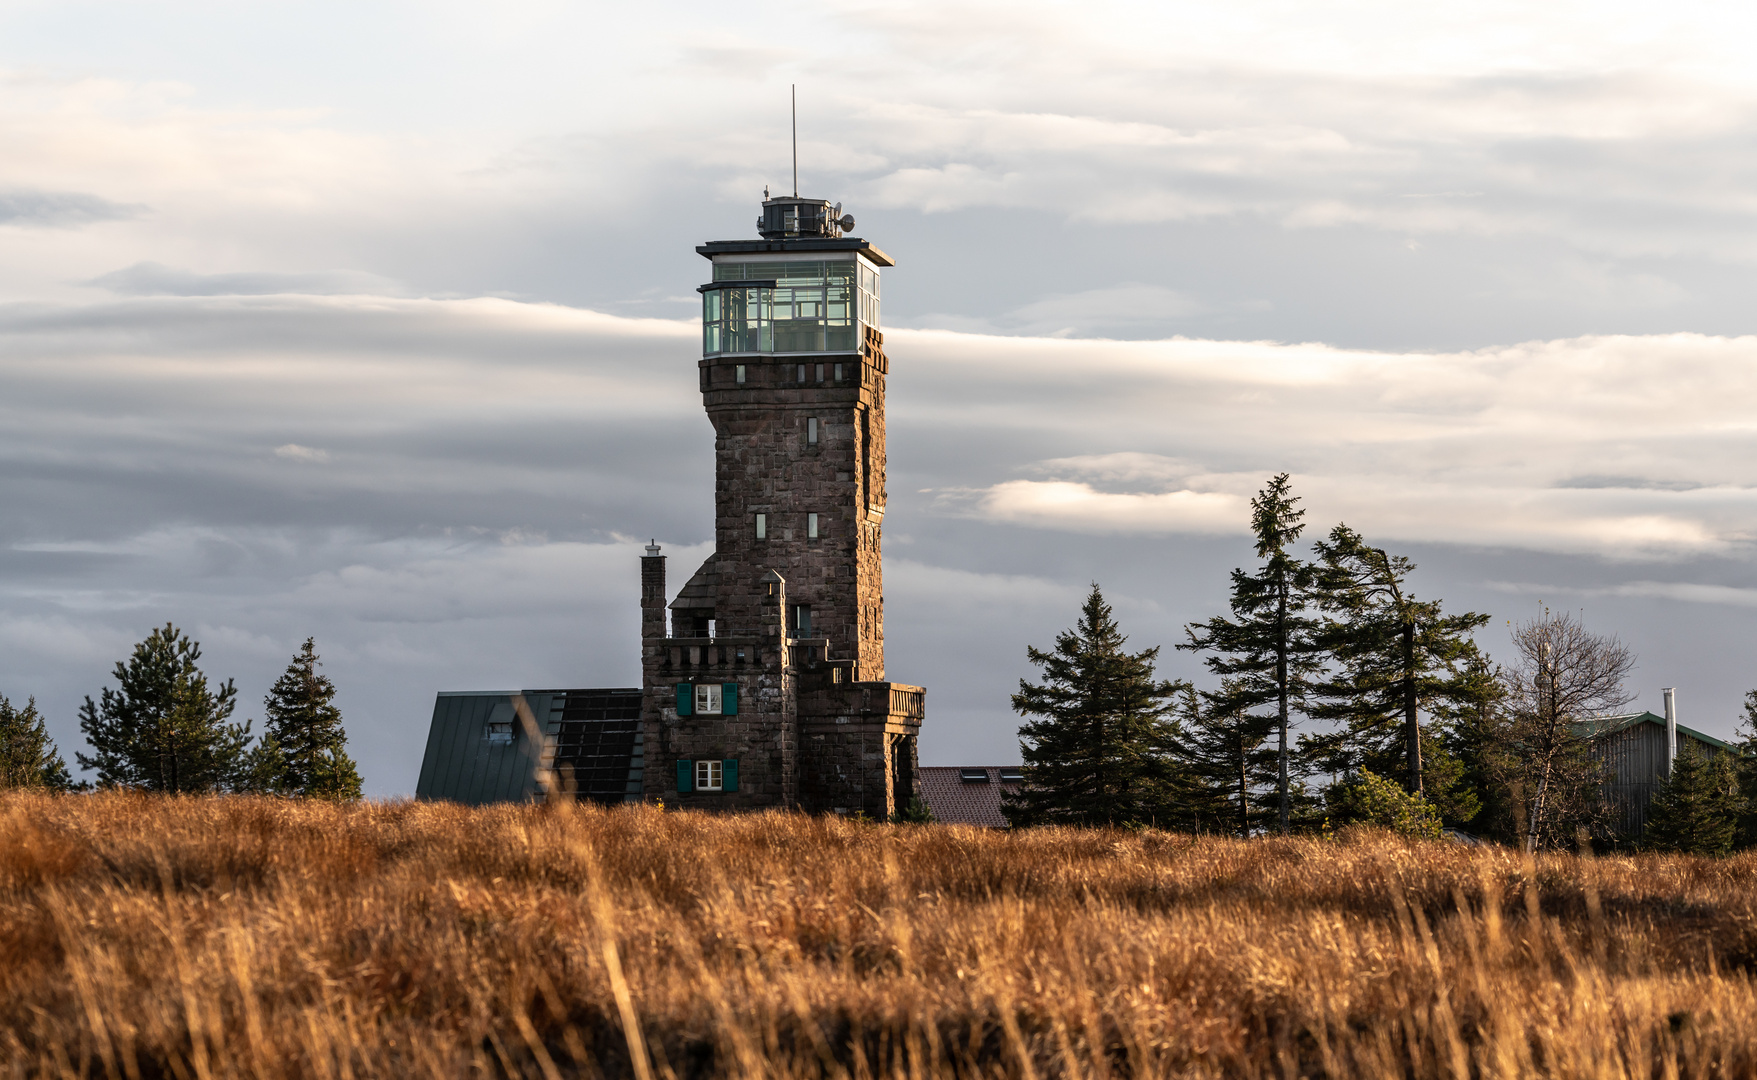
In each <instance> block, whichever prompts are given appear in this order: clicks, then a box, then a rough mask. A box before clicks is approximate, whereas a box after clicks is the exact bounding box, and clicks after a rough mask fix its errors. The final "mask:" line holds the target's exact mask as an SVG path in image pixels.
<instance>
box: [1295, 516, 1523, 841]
mask: <svg viewBox="0 0 1757 1080" xmlns="http://www.w3.org/2000/svg"><path fill="white" fill-rule="evenodd" d="M1315 547H1316V548H1317V553H1318V559H1319V569H1318V573H1317V576H1316V581H1315V589H1314V597H1315V599H1316V600H1317V602H1318V604H1319V606H1320V607H1322V608H1323V610H1324V612H1325V614H1326V616H1327V617H1326V618H1325V619H1324V621H1323V623H1322V625H1321V626H1320V627H1319V631H1318V634H1317V643H1318V644H1319V645H1320V646H1321V647H1322V648H1323V649H1324V651H1325V652H1326V653H1327V654H1328V656H1329V658H1330V660H1331V661H1332V662H1333V664H1334V667H1333V668H1332V671H1331V673H1330V674H1329V675H1328V676H1327V677H1325V678H1322V679H1319V680H1317V681H1315V682H1314V683H1313V685H1312V688H1311V693H1312V696H1311V701H1312V706H1311V709H1310V710H1309V711H1310V715H1311V716H1312V718H1313V719H1318V720H1328V721H1331V722H1333V723H1335V724H1338V725H1339V728H1340V729H1339V730H1337V731H1334V732H1332V733H1329V734H1326V735H1322V736H1319V737H1317V738H1315V739H1312V740H1308V745H1307V747H1306V749H1307V750H1308V752H1310V753H1311V754H1312V755H1313V756H1314V757H1315V759H1316V761H1315V764H1317V765H1318V767H1320V768H1322V769H1324V770H1325V771H1327V772H1332V773H1354V772H1358V771H1360V770H1362V769H1365V770H1369V771H1371V772H1373V773H1375V774H1377V775H1378V776H1381V777H1394V776H1401V778H1402V780H1403V786H1404V788H1405V790H1407V791H1409V792H1410V793H1412V794H1416V795H1421V794H1426V795H1428V796H1429V797H1430V798H1432V799H1433V801H1434V802H1436V803H1437V804H1441V805H1445V804H1449V803H1457V804H1459V805H1458V810H1457V811H1456V813H1457V814H1459V815H1461V816H1462V817H1464V818H1465V819H1468V818H1469V817H1473V816H1475V813H1476V809H1477V807H1478V806H1479V805H1480V804H1479V803H1477V801H1476V799H1475V796H1474V795H1472V794H1471V793H1470V792H1469V791H1467V790H1466V791H1456V790H1454V788H1455V786H1456V785H1457V784H1458V782H1459V781H1460V780H1461V779H1462V775H1463V771H1464V770H1463V767H1462V766H1461V764H1460V763H1459V762H1457V761H1454V760H1450V759H1449V756H1446V757H1441V758H1439V759H1438V760H1436V755H1445V750H1444V748H1443V746H1442V744H1441V742H1440V741H1439V740H1436V739H1435V738H1434V734H1433V733H1432V732H1429V731H1425V730H1424V729H1423V727H1422V722H1421V721H1422V715H1423V714H1424V713H1425V714H1427V715H1428V716H1429V717H1430V718H1431V717H1432V716H1433V715H1434V714H1435V713H1436V712H1443V711H1446V710H1449V709H1457V708H1460V707H1467V706H1469V705H1470V704H1472V703H1474V702H1476V701H1478V700H1479V699H1483V697H1484V695H1485V694H1486V693H1488V690H1487V687H1486V686H1485V684H1484V682H1483V680H1481V679H1478V678H1475V677H1473V675H1472V670H1473V664H1474V663H1475V661H1476V660H1477V659H1478V658H1479V656H1480V654H1479V653H1478V651H1477V647H1476V642H1475V641H1473V640H1472V639H1471V636H1470V635H1471V632H1472V631H1473V630H1475V629H1476V628H1478V627H1480V626H1482V625H1483V624H1484V623H1486V622H1488V618H1489V617H1488V616H1487V615H1478V614H1476V613H1475V612H1468V613H1466V614H1463V615H1447V614H1445V613H1444V611H1443V610H1442V609H1441V603H1440V601H1438V600H1428V601H1423V600H1417V599H1416V598H1415V597H1414V596H1412V595H1410V593H1409V590H1408V578H1409V575H1410V573H1411V572H1413V571H1414V570H1415V564H1414V563H1412V562H1410V561H1409V559H1407V558H1405V557H1404V556H1401V555H1391V554H1388V553H1387V552H1386V551H1385V550H1384V549H1383V548H1376V547H1372V546H1370V545H1369V544H1367V543H1366V541H1365V540H1363V539H1362V538H1361V536H1360V534H1359V533H1357V532H1355V531H1354V530H1353V529H1350V528H1349V527H1348V526H1347V525H1338V526H1336V528H1335V529H1333V530H1331V532H1330V537H1329V539H1328V540H1320V541H1319V542H1318V543H1317V544H1316V545H1315ZM1399 766H1401V768H1399ZM1430 773H1432V774H1435V775H1434V776H1433V779H1437V780H1439V781H1440V783H1438V784H1433V785H1430V784H1429V782H1428V780H1429V774H1430ZM1430 787H1431V788H1432V790H1429V788H1430Z"/></svg>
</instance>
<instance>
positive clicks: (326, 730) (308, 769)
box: [257, 638, 360, 799]
mask: <svg viewBox="0 0 1757 1080" xmlns="http://www.w3.org/2000/svg"><path fill="white" fill-rule="evenodd" d="M321 666H322V663H321V661H320V660H319V658H318V655H317V649H316V639H315V638H306V639H305V644H304V645H303V646H301V647H300V649H299V651H298V652H297V653H295V654H294V655H293V662H292V663H290V664H288V665H287V670H286V671H285V672H283V673H282V675H281V677H280V678H279V679H276V680H275V684H274V686H273V687H272V688H270V690H269V692H268V696H267V697H265V698H264V699H263V702H262V705H263V714H264V716H263V743H262V753H261V755H260V758H259V764H258V766H257V773H258V775H259V777H262V778H264V779H266V781H267V783H266V784H265V785H264V786H266V787H268V788H269V789H270V790H273V791H276V792H279V793H282V794H286V795H299V796H305V797H310V798H320V799H358V798H359V797H360V774H359V771H358V770H357V769H356V768H355V766H354V761H353V759H352V758H350V757H348V753H347V750H346V749H345V747H346V746H347V743H348V736H347V733H346V732H345V731H343V730H342V713H341V710H340V709H337V708H336V707H335V704H334V698H335V696H336V687H335V684H334V683H333V682H331V681H330V680H329V677H328V676H326V675H320V674H318V671H317V669H318V668H319V667H321ZM258 782H259V783H262V780H259V781H258Z"/></svg>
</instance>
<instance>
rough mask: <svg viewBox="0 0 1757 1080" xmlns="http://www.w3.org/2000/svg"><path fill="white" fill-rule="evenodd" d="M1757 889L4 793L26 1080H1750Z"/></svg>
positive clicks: (755, 821)
mask: <svg viewBox="0 0 1757 1080" xmlns="http://www.w3.org/2000/svg"><path fill="white" fill-rule="evenodd" d="M1753 871H1757V861H1754V860H1753V856H1749V855H1747V856H1740V857H1736V858H1733V859H1728V860H1724V861H1709V860H1700V859H1692V858H1682V857H1650V856H1642V857H1636V858H1621V857H1619V858H1600V859H1590V858H1579V857H1576V856H1572V855H1545V856H1541V857H1539V858H1538V859H1537V860H1536V861H1535V862H1530V861H1526V860H1525V859H1523V858H1522V857H1521V856H1520V855H1518V854H1517V853H1514V852H1509V851H1506V850H1501V849H1481V848H1467V847H1463V846H1458V845H1454V844H1450V843H1445V842H1438V843H1408V842H1404V841H1402V840H1399V839H1397V838H1394V837H1391V836H1387V835H1384V834H1376V833H1358V834H1347V835H1344V836H1341V837H1338V838H1335V839H1318V838H1310V839H1290V840H1279V839H1269V840H1253V841H1237V840H1223V839H1212V838H1193V837H1188V836H1180V835H1174V834H1169V833H1158V832H1145V833H1129V832H1121V831H1115V832H1111V831H1076V830H1036V831H1024V832H1019V833H1015V834H1002V833H994V832H982V831H979V830H975V829H969V828H961V827H951V826H884V825H870V824H863V823H856V822H847V821H841V820H826V819H816V818H807V817H802V816H797V815H786V814H763V815H749V816H741V817H723V818H716V817H707V816H703V815H699V814H685V813H675V812H671V813H668V812H664V811H661V810H659V809H655V808H646V807H627V808H619V809H615V810H609V811H606V810H600V809H597V808H593V807H589V806H583V807H574V806H502V807H493V808H488V809H466V808H462V807H457V806H451V805H436V804H420V803H408V802H397V803H356V804H349V805H328V804H314V803H298V802H287V801H277V800H269V799H250V798H217V799H191V798H179V799H172V798H152V797H144V796H135V795H126V794H105V795H96V796H61V797H53V796H34V795H17V794H15V795H11V796H7V797H5V798H4V799H0V1069H4V1070H5V1071H6V1074H8V1075H13V1076H93V1077H130V1078H132V1077H177V1078H195V1080H205V1078H209V1077H258V1078H278V1077H312V1078H323V1080H342V1078H365V1077H381V1076H389V1077H425V1076H434V1077H464V1076H505V1075H512V1076H528V1077H539V1078H545V1080H552V1078H555V1077H572V1076H588V1077H597V1076H605V1077H622V1076H640V1077H646V1076H653V1077H697V1076H738V1077H746V1076H748V1077H850V1078H855V1077H910V1078H914V1077H937V1076H1006V1077H1052V1076H1080V1077H1085V1076H1094V1077H1118V1078H1121V1077H1136V1076H1168V1077H1169V1076H1189V1077H1207V1076H1244V1077H1257V1076H1262V1077H1294V1076H1309V1077H1356V1076H1358V1077H1393V1076H1395V1077H1411V1076H1413V1077H1448V1078H1449V1077H1467V1076H1468V1077H1477V1076H1493V1077H1503V1076H1504V1077H1515V1076H1518V1077H1524V1076H1553V1077H1595V1078H1596V1077H1634V1076H1639V1077H1643V1078H1646V1077H1669V1076H1683V1077H1698V1076H1703V1077H1705V1076H1728V1077H1737V1076H1751V1075H1754V1074H1757V995H1754V994H1753V989H1752V980H1751V971H1752V969H1753V964H1757V918H1754V912H1757V907H1754V899H1757V884H1754V880H1757V874H1754V873H1753Z"/></svg>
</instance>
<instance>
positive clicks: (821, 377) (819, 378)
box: [817, 364, 824, 382]
mask: <svg viewBox="0 0 1757 1080" xmlns="http://www.w3.org/2000/svg"><path fill="white" fill-rule="evenodd" d="M817 381H818V382H823V381H824V366H823V365H822V364H819V365H818V366H817Z"/></svg>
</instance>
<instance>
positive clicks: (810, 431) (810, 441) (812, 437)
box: [805, 416, 817, 446]
mask: <svg viewBox="0 0 1757 1080" xmlns="http://www.w3.org/2000/svg"><path fill="white" fill-rule="evenodd" d="M805 443H806V445H807V446H816V445H817V417H815V416H813V417H808V418H807V419H806V421H805Z"/></svg>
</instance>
